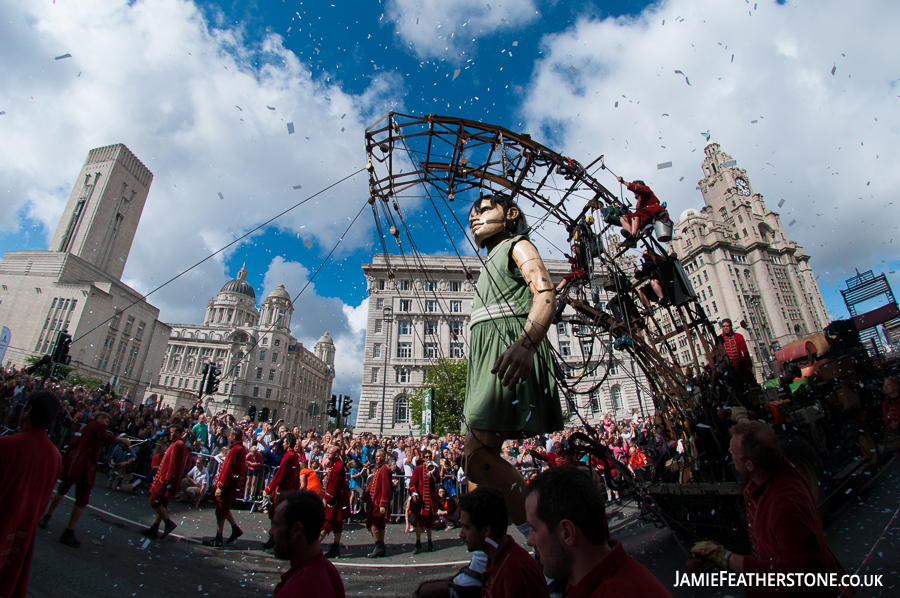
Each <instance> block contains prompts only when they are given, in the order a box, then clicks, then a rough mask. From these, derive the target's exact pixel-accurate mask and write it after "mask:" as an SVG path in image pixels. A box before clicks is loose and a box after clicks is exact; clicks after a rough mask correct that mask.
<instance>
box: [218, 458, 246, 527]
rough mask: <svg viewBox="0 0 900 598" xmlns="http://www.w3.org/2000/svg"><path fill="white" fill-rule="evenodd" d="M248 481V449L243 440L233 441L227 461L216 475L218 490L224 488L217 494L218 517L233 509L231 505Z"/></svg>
mask: <svg viewBox="0 0 900 598" xmlns="http://www.w3.org/2000/svg"><path fill="white" fill-rule="evenodd" d="M246 482H247V449H246V448H244V443H243V442H241V441H238V442H232V443H231V448H230V449H229V450H228V456H227V457H225V462H224V463H222V467H220V468H219V475H218V476H216V484H215V486H216V491H218V490H219V489H221V490H222V494H221V495H219V496H216V519H221V518H222V517H224V516H225V512H227V511H228V510H229V509H231V505H233V504H234V501H235V500H236V499H237V496H238V493H240V492H242V491H243V490H244V484H245V483H246Z"/></svg>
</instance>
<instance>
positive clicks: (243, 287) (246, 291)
mask: <svg viewBox="0 0 900 598" xmlns="http://www.w3.org/2000/svg"><path fill="white" fill-rule="evenodd" d="M281 288H284V287H281ZM219 292H220V293H236V294H238V295H246V296H248V297H250V298H251V299H253V300H254V301H255V300H256V291H254V290H253V287H252V286H250V283H249V282H247V270H246V269H245V268H244V267H243V266H241V269H240V270H238V273H237V278H235V279H234V280H229V281H228V282H226V283H225V286H223V287H222V290H221V291H219Z"/></svg>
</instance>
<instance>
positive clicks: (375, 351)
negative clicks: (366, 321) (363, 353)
mask: <svg viewBox="0 0 900 598" xmlns="http://www.w3.org/2000/svg"><path fill="white" fill-rule="evenodd" d="M372 357H381V343H375V344H374V345H372Z"/></svg>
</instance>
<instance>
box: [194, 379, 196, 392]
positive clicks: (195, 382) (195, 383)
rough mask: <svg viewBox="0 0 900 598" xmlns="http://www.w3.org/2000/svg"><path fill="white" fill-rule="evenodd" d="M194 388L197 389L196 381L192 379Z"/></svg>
mask: <svg viewBox="0 0 900 598" xmlns="http://www.w3.org/2000/svg"><path fill="white" fill-rule="evenodd" d="M194 390H197V381H196V380H194Z"/></svg>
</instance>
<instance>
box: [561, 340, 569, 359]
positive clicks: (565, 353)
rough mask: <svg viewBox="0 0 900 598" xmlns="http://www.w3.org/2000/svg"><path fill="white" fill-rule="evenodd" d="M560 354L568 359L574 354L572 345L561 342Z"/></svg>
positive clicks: (567, 342)
mask: <svg viewBox="0 0 900 598" xmlns="http://www.w3.org/2000/svg"><path fill="white" fill-rule="evenodd" d="M559 354H560V355H562V356H563V357H568V356H570V355H571V354H572V345H571V343H569V341H559Z"/></svg>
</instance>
